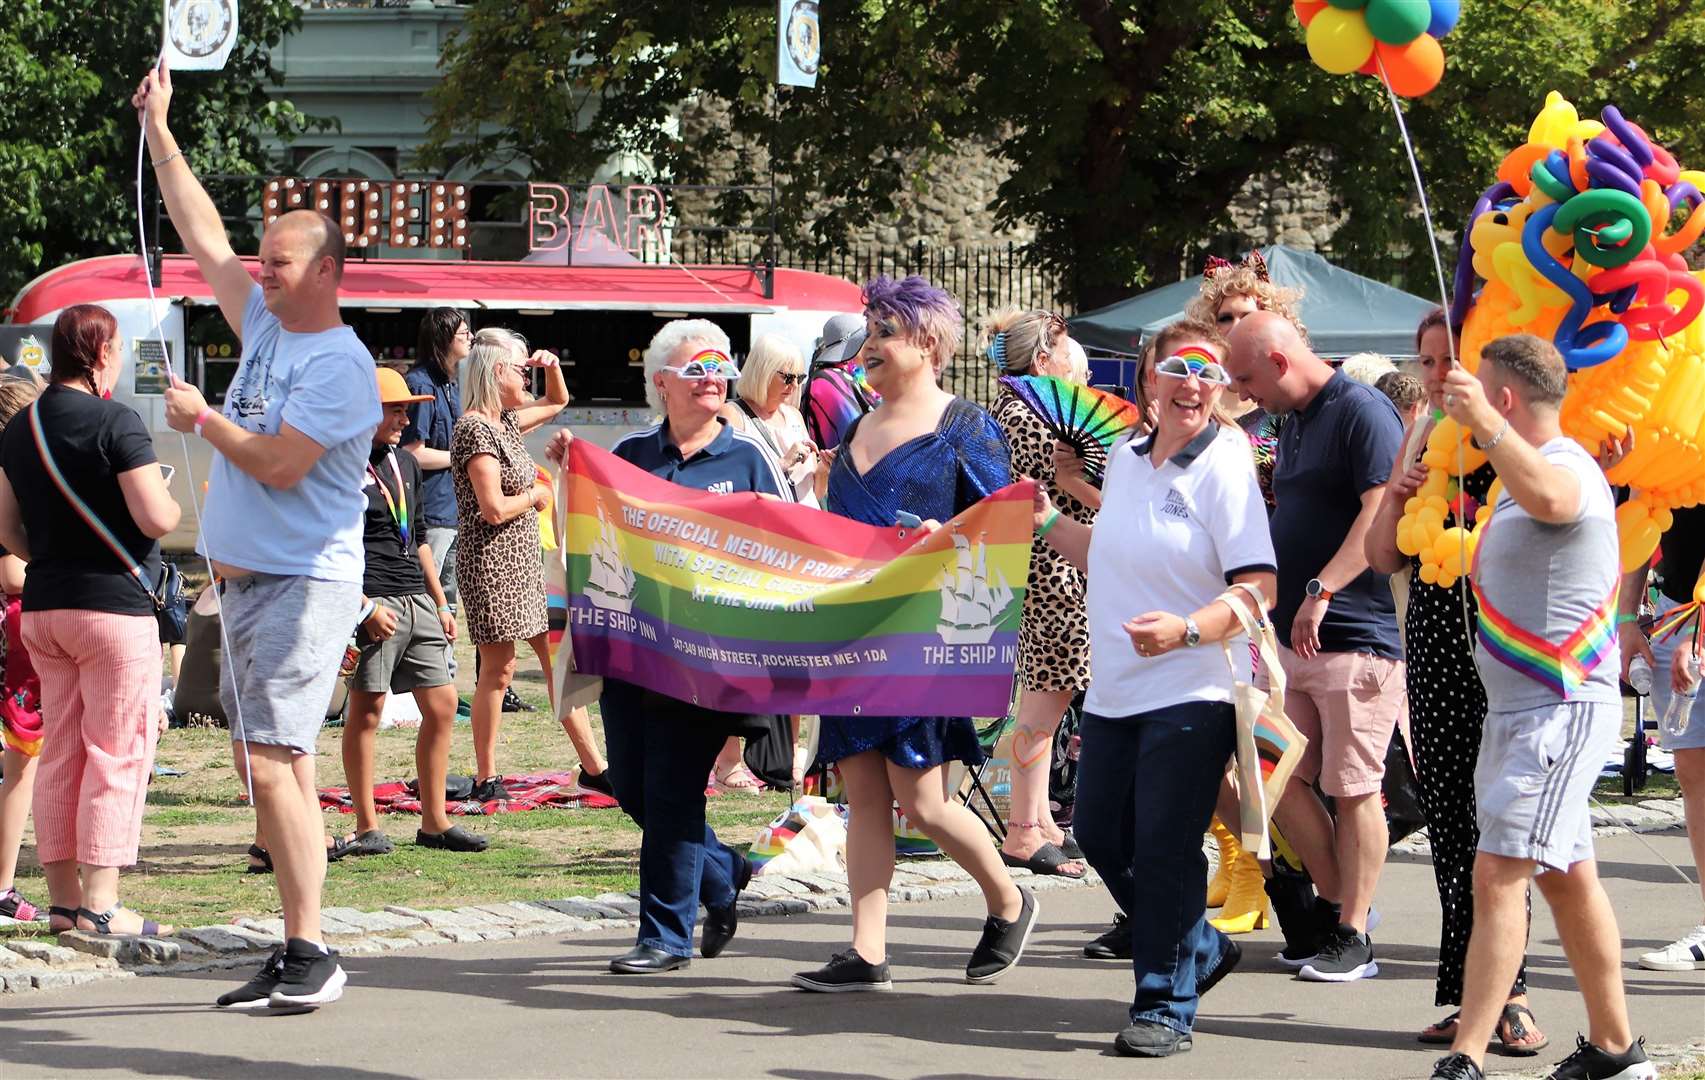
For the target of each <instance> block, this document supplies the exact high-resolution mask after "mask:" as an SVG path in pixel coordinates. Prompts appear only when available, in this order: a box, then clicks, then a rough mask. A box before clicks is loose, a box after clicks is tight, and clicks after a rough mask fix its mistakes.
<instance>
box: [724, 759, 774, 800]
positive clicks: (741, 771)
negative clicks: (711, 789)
mask: <svg viewBox="0 0 1705 1080" xmlns="http://www.w3.org/2000/svg"><path fill="white" fill-rule="evenodd" d="M713 785H714V786H715V788H716V790H718V791H722V792H728V791H738V792H740V793H741V794H744V795H761V794H763V791H764V782H763V781H762V780H759V779H758V778H757V777H756V776H753V775H752V770H750V769H748V768H747V767H746V764H745V762H741V763H740V764H739V765H736V766H734V768H732V769H729V770H728V771H727V772H726V773H723V774H722V775H720V776H714V777H713Z"/></svg>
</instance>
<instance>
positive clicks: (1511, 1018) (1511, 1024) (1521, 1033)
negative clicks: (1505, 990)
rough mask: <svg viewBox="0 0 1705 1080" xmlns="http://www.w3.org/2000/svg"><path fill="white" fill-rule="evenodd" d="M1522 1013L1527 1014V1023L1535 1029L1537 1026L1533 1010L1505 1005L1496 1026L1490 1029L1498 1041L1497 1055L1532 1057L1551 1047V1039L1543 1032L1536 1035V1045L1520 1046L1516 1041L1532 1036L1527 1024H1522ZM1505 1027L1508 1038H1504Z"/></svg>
mask: <svg viewBox="0 0 1705 1080" xmlns="http://www.w3.org/2000/svg"><path fill="white" fill-rule="evenodd" d="M1523 1013H1526V1014H1527V1019H1528V1022H1529V1023H1531V1024H1532V1025H1533V1026H1534V1027H1535V1028H1537V1027H1538V1026H1539V1019H1538V1018H1537V1017H1535V1016H1534V1015H1533V1010H1532V1009H1530V1008H1528V1007H1527V1006H1526V1005H1517V1004H1515V1003H1514V1002H1511V1003H1510V1004H1508V1005H1505V1006H1504V1011H1503V1013H1502V1014H1501V1015H1499V1017H1498V1025H1497V1026H1496V1027H1494V1028H1493V1029H1492V1033H1493V1034H1494V1035H1495V1036H1496V1037H1497V1040H1498V1052H1499V1053H1501V1054H1506V1055H1508V1056H1509V1057H1533V1056H1534V1055H1535V1054H1537V1053H1539V1052H1540V1051H1541V1050H1543V1049H1545V1048H1546V1047H1547V1046H1550V1045H1551V1037H1550V1036H1549V1035H1546V1034H1545V1033H1544V1032H1539V1033H1538V1034H1539V1041H1538V1042H1536V1043H1526V1044H1522V1043H1519V1042H1517V1041H1516V1040H1520V1039H1525V1038H1527V1037H1528V1036H1529V1035H1532V1034H1534V1032H1532V1031H1529V1030H1528V1026H1527V1024H1524V1023H1522V1014H1523ZM1506 1027H1507V1028H1508V1029H1509V1037H1508V1038H1505V1037H1504V1030H1505V1028H1506Z"/></svg>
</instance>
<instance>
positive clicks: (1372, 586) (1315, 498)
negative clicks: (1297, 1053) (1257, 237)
mask: <svg viewBox="0 0 1705 1080" xmlns="http://www.w3.org/2000/svg"><path fill="white" fill-rule="evenodd" d="M1226 368H1227V370H1228V371H1229V372H1230V373H1231V376H1232V379H1233V381H1234V383H1235V385H1236V386H1237V389H1238V392H1239V394H1241V395H1242V396H1243V397H1244V398H1245V399H1248V400H1251V401H1254V402H1255V403H1256V404H1257V405H1260V406H1261V407H1262V408H1263V409H1265V410H1267V411H1268V412H1269V413H1274V414H1278V413H1289V414H1290V419H1289V421H1288V422H1287V423H1286V424H1285V427H1284V430H1283V431H1282V432H1281V434H1280V436H1279V447H1278V450H1277V452H1276V454H1275V457H1276V459H1277V465H1276V466H1275V468H1274V472H1273V495H1274V500H1275V503H1276V505H1275V508H1274V511H1273V516H1272V520H1271V527H1272V531H1273V549H1274V553H1275V554H1276V555H1277V556H1278V562H1279V595H1278V600H1277V603H1276V604H1275V606H1274V608H1273V625H1274V629H1275V630H1276V631H1277V632H1278V637H1279V643H1280V645H1281V648H1280V650H1279V653H1280V661H1281V662H1282V663H1283V665H1284V669H1285V678H1286V680H1287V683H1288V685H1287V688H1286V690H1287V692H1286V698H1285V704H1286V712H1287V714H1288V715H1289V716H1290V718H1291V722H1292V723H1294V724H1296V726H1297V728H1298V730H1300V731H1301V732H1302V733H1303V734H1304V735H1306V736H1308V739H1309V746H1308V751H1307V753H1306V754H1305V755H1304V757H1303V760H1302V762H1301V764H1300V765H1299V766H1298V767H1297V770H1296V772H1295V773H1294V774H1293V776H1292V779H1291V784H1290V787H1289V788H1288V789H1287V790H1286V795H1285V798H1284V800H1283V801H1282V802H1281V803H1280V804H1279V808H1278V810H1277V812H1276V813H1275V815H1274V816H1275V818H1276V820H1277V821H1278V823H1279V827H1280V828H1281V829H1282V830H1283V831H1284V834H1285V836H1286V838H1287V839H1289V840H1290V842H1291V844H1292V845H1293V846H1294V847H1295V848H1296V850H1297V853H1298V854H1299V855H1301V856H1302V860H1303V863H1304V865H1305V866H1306V867H1307V868H1308V871H1309V873H1310V874H1311V875H1312V876H1313V878H1314V882H1315V887H1316V888H1317V889H1318V890H1319V892H1320V895H1321V897H1322V899H1323V901H1324V903H1325V905H1328V907H1323V909H1322V910H1321V912H1320V914H1321V923H1322V926H1321V935H1320V939H1319V941H1318V943H1317V945H1318V947H1317V948H1315V949H1313V950H1310V949H1306V948H1305V949H1302V950H1300V951H1301V952H1302V955H1295V956H1293V955H1290V953H1291V952H1292V951H1295V950H1292V949H1287V950H1286V952H1285V953H1282V954H1281V955H1280V958H1281V959H1282V960H1284V961H1286V962H1287V963H1289V964H1290V965H1291V966H1293V967H1299V968H1300V969H1301V970H1300V972H1299V974H1300V975H1301V977H1302V978H1304V979H1309V980H1313V981H1319V982H1351V981H1354V980H1356V979H1361V978H1367V977H1369V976H1372V975H1376V974H1378V973H1379V965H1378V964H1377V963H1375V961H1374V957H1373V943H1372V941H1371V940H1369V938H1368V935H1367V918H1368V908H1369V905H1370V904H1371V903H1372V901H1373V894H1374V889H1375V888H1376V887H1377V886H1378V884H1379V874H1380V870H1381V869H1382V868H1383V867H1384V865H1385V851H1386V847H1387V846H1388V839H1389V838H1388V836H1387V834H1386V828H1385V811H1384V808H1383V807H1382V805H1381V802H1380V786H1381V783H1382V781H1383V780H1384V778H1385V754H1386V750H1387V749H1388V748H1389V747H1390V744H1391V735H1392V732H1393V731H1394V730H1395V729H1396V726H1397V722H1398V720H1399V718H1400V716H1401V714H1402V710H1403V702H1404V694H1403V686H1404V682H1403V660H1402V655H1403V654H1402V647H1401V645H1400V644H1399V642H1398V637H1397V615H1396V609H1395V607H1394V605H1393V604H1392V600H1391V587H1390V583H1389V582H1388V581H1387V580H1386V579H1385V577H1384V576H1383V575H1380V574H1375V573H1374V572H1372V571H1371V570H1370V569H1369V568H1368V563H1367V558H1366V557H1365V556H1364V555H1363V553H1362V537H1363V535H1364V534H1365V533H1366V532H1367V530H1368V526H1369V525H1370V524H1371V523H1372V521H1373V518H1374V515H1375V514H1376V513H1377V512H1378V509H1379V502H1380V498H1381V496H1382V495H1383V493H1384V488H1385V482H1386V480H1388V479H1389V478H1390V474H1391V463H1392V461H1393V460H1395V459H1396V457H1397V448H1398V443H1399V442H1400V441H1401V440H1402V438H1403V427H1402V423H1401V422H1400V421H1399V420H1398V417H1397V410H1396V408H1395V407H1393V406H1392V404H1391V401H1390V399H1388V398H1387V397H1386V396H1385V395H1384V394H1381V393H1380V392H1378V391H1377V390H1375V389H1373V388H1372V387H1370V386H1364V385H1362V384H1361V383H1358V382H1355V381H1353V380H1351V379H1350V378H1349V377H1348V376H1346V375H1344V374H1343V373H1342V372H1340V371H1336V370H1334V369H1333V367H1332V366H1331V365H1330V364H1328V363H1327V362H1326V361H1324V360H1322V359H1321V358H1320V357H1318V356H1316V355H1315V354H1314V351H1313V350H1312V349H1310V348H1309V346H1308V343H1307V341H1305V340H1304V339H1303V336H1302V334H1301V332H1300V331H1299V330H1298V329H1297V327H1296V326H1295V325H1294V324H1293V323H1291V322H1290V321H1289V320H1287V319H1285V318H1284V317H1283V316H1280V315H1277V314H1274V313H1272V312H1256V313H1255V314H1253V315H1250V316H1249V317H1248V318H1246V319H1245V320H1243V322H1241V323H1239V324H1238V326H1237V329H1235V330H1234V331H1232V335H1231V353H1230V356H1229V357H1228V358H1227V361H1226ZM1317 778H1318V780H1319V782H1320V788H1321V790H1322V791H1324V792H1325V793H1326V794H1327V795H1330V796H1332V798H1333V800H1334V801H1335V802H1336V804H1337V822H1336V826H1334V823H1333V819H1332V818H1331V817H1330V816H1328V814H1327V812H1326V808H1325V806H1324V805H1323V804H1322V803H1321V801H1320V799H1319V798H1318V797H1317V796H1316V795H1315V793H1314V789H1313V788H1312V787H1311V786H1310V785H1311V784H1312V783H1313V782H1314V781H1315V780H1316V779H1317ZM1334 901H1336V903H1337V906H1338V909H1339V910H1337V911H1336V912H1333V911H1330V910H1329V906H1330V905H1331V904H1332V903H1333V902H1334Z"/></svg>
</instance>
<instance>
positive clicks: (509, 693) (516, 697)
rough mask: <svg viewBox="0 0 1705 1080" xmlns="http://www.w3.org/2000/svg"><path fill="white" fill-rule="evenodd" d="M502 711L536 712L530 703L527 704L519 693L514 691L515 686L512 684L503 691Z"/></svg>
mask: <svg viewBox="0 0 1705 1080" xmlns="http://www.w3.org/2000/svg"><path fill="white" fill-rule="evenodd" d="M503 711H504V712H536V711H537V710H535V709H534V708H533V707H532V706H531V705H529V704H527V703H526V702H525V701H522V700H521V695H520V694H517V693H516V692H515V688H514V687H513V686H511V687H508V688H506V689H505V690H504V691H503Z"/></svg>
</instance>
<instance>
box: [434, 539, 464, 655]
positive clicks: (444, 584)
mask: <svg viewBox="0 0 1705 1080" xmlns="http://www.w3.org/2000/svg"><path fill="white" fill-rule="evenodd" d="M426 546H427V547H429V548H431V549H432V565H433V566H434V567H436V568H437V570H438V584H439V586H440V587H441V588H443V590H444V602H445V603H446V604H449V605H450V610H451V611H455V610H456V601H457V599H458V598H459V597H458V595H457V593H456V530H455V529H454V528H453V527H451V526H447V525H428V526H426ZM449 656H450V677H451V678H452V679H454V678H455V677H456V649H455V647H454V646H452V647H451V648H450V650H449Z"/></svg>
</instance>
